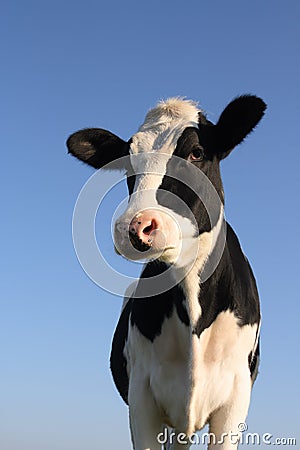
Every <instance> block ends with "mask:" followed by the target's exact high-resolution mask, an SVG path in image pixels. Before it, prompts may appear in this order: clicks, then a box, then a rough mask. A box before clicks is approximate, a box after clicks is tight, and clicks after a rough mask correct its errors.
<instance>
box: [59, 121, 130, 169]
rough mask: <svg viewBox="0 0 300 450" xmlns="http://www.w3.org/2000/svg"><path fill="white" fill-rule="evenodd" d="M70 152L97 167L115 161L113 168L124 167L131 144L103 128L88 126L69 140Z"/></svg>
mask: <svg viewBox="0 0 300 450" xmlns="http://www.w3.org/2000/svg"><path fill="white" fill-rule="evenodd" d="M67 147H68V151H69V153H71V154H72V155H73V156H76V158H78V159H80V160H81V161H83V162H85V163H86V164H89V165H90V166H92V167H95V169H100V167H103V166H105V165H106V164H108V163H110V162H112V161H114V165H113V168H114V169H118V170H122V169H124V160H121V161H120V164H119V165H118V159H119V158H122V156H127V155H128V154H129V144H128V142H125V141H123V139H121V138H119V137H118V136H116V135H115V134H113V133H111V132H110V131H107V130H102V129H101V128H86V129H84V130H80V131H77V132H76V133H74V134H71V136H70V137H69V138H68V140H67Z"/></svg>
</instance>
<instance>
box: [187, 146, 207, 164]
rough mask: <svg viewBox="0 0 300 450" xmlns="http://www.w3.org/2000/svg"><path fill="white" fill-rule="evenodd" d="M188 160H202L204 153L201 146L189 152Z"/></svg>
mask: <svg viewBox="0 0 300 450" xmlns="http://www.w3.org/2000/svg"><path fill="white" fill-rule="evenodd" d="M188 159H189V160H190V161H203V160H204V153H203V149H202V148H201V147H199V148H198V147H197V148H194V149H193V150H192V151H191V153H190V154H189V158H188Z"/></svg>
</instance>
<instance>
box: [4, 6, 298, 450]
mask: <svg viewBox="0 0 300 450" xmlns="http://www.w3.org/2000/svg"><path fill="white" fill-rule="evenodd" d="M299 23H300V6H299V2H298V1H297V0H289V1H286V2H284V1H282V0H281V1H278V0H272V1H271V0H265V1H258V0H252V1H251V2H241V1H238V0H235V1H231V0H228V1H210V2H205V1H200V0H189V1H177V0H173V1H167V0H166V1H164V0H152V1H151V2H141V1H138V0H135V1H130V0H128V1H126V2H122V1H114V0H109V1H101V2H100V1H90V0H87V1H85V2H78V1H76V0H75V1H72V2H71V1H68V0H67V1H63V2H62V1H57V0H52V1H51V2H50V1H48V2H43V1H32V0H28V1H26V2H23V1H21V0H19V1H15V0H10V1H6V2H4V6H2V11H1V24H0V43H1V44H0V45H1V84H0V90H1V110H2V115H1V116H2V118H1V128H2V131H1V150H2V151H1V155H2V161H1V184H2V187H1V196H2V200H1V211H2V214H1V237H0V239H1V260H2V269H1V273H2V282H1V318H0V335H1V338H0V339H1V340H0V345H1V352H0V361H1V369H0V380H1V381H0V383H1V407H0V408H1V411H0V414H1V417H0V429H1V428H3V430H1V431H0V449H1V450H102V449H105V450H119V449H122V450H129V449H130V448H131V447H130V443H129V432H128V423H127V410H126V407H125V406H124V405H123V403H122V401H121V399H120V398H119V396H118V394H117V393H116V390H115V388H114V385H113V383H112V380H111V376H110V372H109V352H110V343H111V338H112V335H113V331H114V327H115V324H116V322H117V319H118V314H119V310H120V307H121V299H120V298H118V297H113V296H112V295H109V294H108V293H106V292H103V291H102V290H101V289H99V288H98V287H97V286H96V285H95V284H93V283H92V282H91V281H90V279H89V278H88V277H87V276H86V275H85V273H84V272H83V270H82V268H81V267H80V265H79V263H78V262H77V259H76V255H75V252H74V249H73V244H72V236H71V220H72V212H73V207H74V204H75V201H76V198H77V195H78V193H79V191H80V189H81V187H82V186H83V184H84V183H85V181H86V180H87V179H88V178H89V176H90V175H91V174H92V173H93V171H92V169H90V168H89V167H87V166H84V165H83V164H81V163H80V162H78V161H76V160H75V159H74V158H71V157H70V156H68V155H67V153H66V148H65V140H66V138H67V136H68V135H69V134H70V133H72V132H73V131H76V130H77V129H79V128H83V127H87V126H100V127H103V128H107V129H110V130H111V131H114V132H115V133H117V134H119V135H120V136H121V137H123V138H125V139H128V138H129V137H130V136H131V135H132V133H134V132H135V131H136V129H137V127H138V125H139V124H140V123H141V121H142V120H143V117H144V115H145V113H146V111H147V110H148V109H149V108H150V107H152V106H154V105H155V103H156V102H157V100H158V99H160V98H165V97H168V96H174V95H181V96H187V97H188V98H191V99H194V100H198V101H199V102H200V104H201V105H202V106H203V108H204V109H205V110H206V111H207V113H208V116H209V118H210V119H211V120H213V121H214V120H217V118H218V114H219V113H220V112H221V111H222V109H223V108H224V106H225V105H226V104H227V102H229V101H230V100H231V99H232V98H233V97H235V96H236V95H238V94H242V93H254V94H257V95H259V96H261V97H263V98H264V100H265V101H266V102H267V104H268V111H267V114H266V116H265V118H264V119H263V121H262V122H261V124H260V125H259V127H258V128H257V130H256V131H255V133H253V134H252V135H251V136H250V137H249V138H248V139H247V141H246V142H245V143H244V144H243V145H242V146H240V147H239V148H237V149H236V150H235V151H234V152H233V153H232V154H231V156H230V157H229V158H228V159H227V160H226V161H224V162H223V165H222V173H223V181H224V185H225V194H226V213H227V219H228V220H229V221H230V223H231V224H232V225H233V227H234V228H235V229H236V231H237V233H238V235H239V237H240V240H241V242H242V246H243V248H244V251H245V253H246V254H247V256H248V258H249V259H250V261H251V263H252V266H253V268H254V272H255V274H256V277H257V281H258V286H259V291H260V295H261V301H262V312H263V329H262V363H261V368H260V375H259V378H258V380H257V382H256V385H255V388H254V392H253V397H252V404H251V409H250V414H249V417H248V426H249V429H250V430H251V431H255V432H262V433H263V432H269V433H272V434H274V436H275V437H289V436H291V437H297V435H298V442H299V444H298V445H300V437H299V434H298V430H299V378H300V374H299V328H300V327H299V313H300V305H299V300H300V298H299V229H300V226H299V225H300V224H299V163H300V148H299V101H300V99H299V80H300V70H299V68H300V63H299V54H300V48H299V42H300V33H299ZM99 237H100V239H101V238H102V237H101V232H100V231H99V230H98V238H99ZM103 239H106V238H105V237H103ZM122 264H123V265H124V263H123V262H122V263H121V262H120V267H121V265H122ZM260 448H264V447H263V446H261V447H260ZM266 448H267V447H266ZM286 448H287V447H286Z"/></svg>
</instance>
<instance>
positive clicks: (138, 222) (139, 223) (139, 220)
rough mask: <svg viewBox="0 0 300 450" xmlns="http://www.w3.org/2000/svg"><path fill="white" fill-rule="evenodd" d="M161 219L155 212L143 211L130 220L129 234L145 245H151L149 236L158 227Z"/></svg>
mask: <svg viewBox="0 0 300 450" xmlns="http://www.w3.org/2000/svg"><path fill="white" fill-rule="evenodd" d="M160 222H161V219H160V217H159V215H158V213H157V212H156V211H151V210H149V211H144V212H142V213H140V214H138V215H137V216H136V217H134V218H133V219H132V221H131V222H130V225H129V232H130V233H132V234H134V235H137V236H138V238H139V239H140V240H141V241H142V242H143V243H144V244H147V245H151V242H152V239H151V234H152V233H153V232H154V231H157V230H158V229H159V227H160Z"/></svg>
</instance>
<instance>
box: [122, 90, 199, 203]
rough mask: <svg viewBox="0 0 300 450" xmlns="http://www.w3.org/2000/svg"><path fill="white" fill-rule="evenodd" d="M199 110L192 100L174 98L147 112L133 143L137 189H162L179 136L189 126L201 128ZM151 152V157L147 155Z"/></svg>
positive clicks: (131, 148) (132, 150)
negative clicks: (168, 164) (144, 156)
mask: <svg viewBox="0 0 300 450" xmlns="http://www.w3.org/2000/svg"><path fill="white" fill-rule="evenodd" d="M199 112H200V110H199V109H198V108H197V107H196V104H195V103H194V102H192V101H188V100H183V99H180V98H170V99H168V100H166V101H162V102H160V103H159V104H158V105H157V106H156V107H155V108H153V109H151V110H150V111H149V112H148V113H147V115H146V118H145V121H144V123H143V124H142V125H141V126H140V128H139V130H138V132H137V133H136V134H135V135H134V136H133V137H132V143H131V145H130V154H131V164H132V167H133V169H134V172H135V173H136V174H139V175H138V176H137V178H136V183H135V187H134V192H138V191H145V190H154V191H156V190H157V189H158V188H159V186H160V185H161V182H162V179H163V177H164V175H165V173H166V166H167V163H168V161H169V159H170V157H171V156H172V154H173V152H174V150H175V148H176V145H177V141H178V139H179V137H180V136H181V134H182V133H183V131H184V130H185V129H186V128H187V127H195V128H197V127H198V114H199ZM149 153H151V158H149V157H147V156H148V155H149ZM142 154H146V155H147V156H146V158H145V159H144V158H142V157H141V156H140V157H139V158H134V155H142ZM156 155H159V157H156ZM162 155H165V157H163V156H162ZM129 207H131V205H129ZM146 207H147V206H146Z"/></svg>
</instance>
